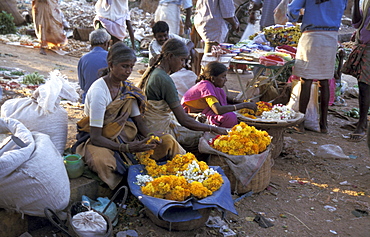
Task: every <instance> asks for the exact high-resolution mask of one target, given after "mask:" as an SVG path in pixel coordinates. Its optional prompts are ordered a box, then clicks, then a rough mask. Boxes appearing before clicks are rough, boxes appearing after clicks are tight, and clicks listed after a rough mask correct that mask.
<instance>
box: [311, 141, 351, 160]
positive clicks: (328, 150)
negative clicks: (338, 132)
mask: <svg viewBox="0 0 370 237" xmlns="http://www.w3.org/2000/svg"><path fill="white" fill-rule="evenodd" d="M316 156H319V157H322V158H348V156H347V155H345V154H344V152H343V150H342V148H341V147H340V146H338V145H334V144H326V145H321V146H319V147H318V148H317V153H316Z"/></svg>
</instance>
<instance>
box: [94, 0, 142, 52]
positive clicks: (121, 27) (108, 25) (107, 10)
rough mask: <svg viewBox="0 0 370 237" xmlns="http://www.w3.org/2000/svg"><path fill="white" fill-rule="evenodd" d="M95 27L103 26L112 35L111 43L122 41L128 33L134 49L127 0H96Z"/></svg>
mask: <svg viewBox="0 0 370 237" xmlns="http://www.w3.org/2000/svg"><path fill="white" fill-rule="evenodd" d="M95 11H96V16H95V18H94V26H95V29H99V28H104V29H106V30H107V32H108V33H109V34H110V35H111V37H112V44H114V43H116V42H118V41H122V40H124V39H125V38H126V37H127V32H126V30H127V31H128V33H129V36H130V39H131V44H132V48H133V49H134V50H135V36H134V30H133V28H132V25H131V20H130V10H129V7H128V0H98V1H97V2H96V3H95Z"/></svg>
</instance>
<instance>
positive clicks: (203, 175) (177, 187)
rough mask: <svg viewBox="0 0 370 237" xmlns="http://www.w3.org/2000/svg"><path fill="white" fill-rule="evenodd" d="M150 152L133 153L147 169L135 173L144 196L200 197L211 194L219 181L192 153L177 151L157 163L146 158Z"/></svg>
mask: <svg viewBox="0 0 370 237" xmlns="http://www.w3.org/2000/svg"><path fill="white" fill-rule="evenodd" d="M154 139H156V138H154ZM149 142H150V140H149ZM153 152H154V151H153V150H151V151H149V152H141V153H138V154H137V158H138V159H139V162H140V163H141V164H143V165H145V170H146V172H147V174H146V175H141V174H140V175H137V176H136V179H137V184H138V185H140V186H141V191H142V193H143V194H144V195H149V196H152V197H155V198H161V199H168V200H175V201H184V200H186V199H187V198H189V197H190V196H193V197H196V198H198V199H202V198H205V197H207V196H210V195H212V194H213V192H215V191H217V190H218V189H219V188H220V187H221V186H222V184H223V179H222V176H221V174H219V173H218V172H217V171H215V170H213V169H212V168H210V167H208V165H207V164H206V163H205V162H203V161H198V160H197V158H196V157H195V156H194V154H192V153H187V154H184V155H180V154H178V155H176V156H175V157H174V158H173V159H172V160H170V161H168V162H167V163H166V164H163V165H158V164H157V163H156V161H155V160H153V159H150V158H149V157H150V155H152V154H153Z"/></svg>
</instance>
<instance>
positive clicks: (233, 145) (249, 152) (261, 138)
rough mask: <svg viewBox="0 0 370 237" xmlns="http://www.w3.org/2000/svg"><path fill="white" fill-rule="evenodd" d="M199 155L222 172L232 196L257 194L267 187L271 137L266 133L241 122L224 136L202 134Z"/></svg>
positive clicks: (269, 175) (269, 169)
mask: <svg viewBox="0 0 370 237" xmlns="http://www.w3.org/2000/svg"><path fill="white" fill-rule="evenodd" d="M199 151H200V152H202V153H206V154H210V157H209V160H208V162H207V163H208V165H213V166H220V167H221V168H222V169H223V170H224V172H225V174H226V176H227V177H228V179H229V180H230V185H231V192H232V193H237V194H243V193H246V192H249V191H253V192H254V193H258V192H261V191H263V190H264V189H265V188H266V187H267V186H268V184H269V183H270V178H271V166H272V163H271V162H272V161H271V137H270V136H269V134H268V133H267V132H266V131H263V130H258V129H256V128H255V127H253V126H249V125H247V124H246V123H244V122H240V123H239V124H237V125H235V126H234V127H233V128H231V130H230V131H229V132H228V134H227V135H215V134H212V133H205V134H204V135H203V137H201V139H200V141H199Z"/></svg>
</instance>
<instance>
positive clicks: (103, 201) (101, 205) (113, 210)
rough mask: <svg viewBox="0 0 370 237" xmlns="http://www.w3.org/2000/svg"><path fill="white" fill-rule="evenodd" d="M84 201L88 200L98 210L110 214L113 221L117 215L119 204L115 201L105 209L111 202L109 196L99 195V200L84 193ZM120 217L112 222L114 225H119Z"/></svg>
mask: <svg viewBox="0 0 370 237" xmlns="http://www.w3.org/2000/svg"><path fill="white" fill-rule="evenodd" d="M82 201H87V202H88V203H89V205H90V207H91V208H92V209H94V210H96V211H98V212H101V213H104V215H106V216H108V217H109V219H110V220H111V221H112V220H114V218H115V217H116V215H117V212H118V211H117V206H116V204H115V203H114V202H112V203H111V204H110V205H109V207H108V209H107V210H106V211H105V212H103V211H104V209H105V207H106V206H107V205H108V204H109V202H110V200H109V199H108V198H106V197H105V198H103V197H98V198H97V201H94V200H92V199H90V198H89V197H87V196H85V195H82ZM117 222H118V218H117V219H116V220H115V221H114V223H112V225H113V226H115V225H117Z"/></svg>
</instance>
